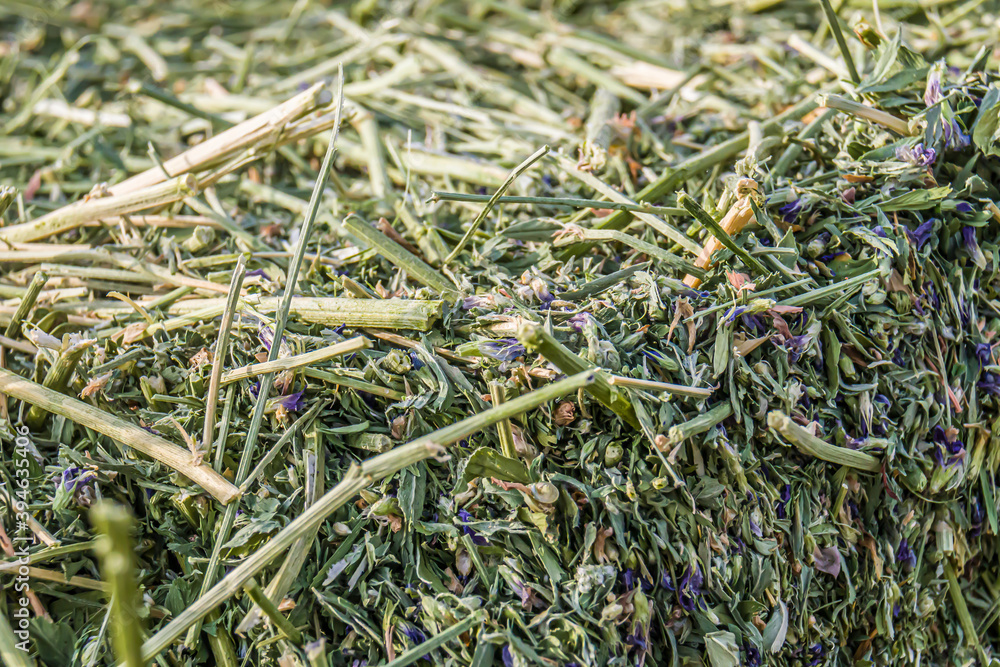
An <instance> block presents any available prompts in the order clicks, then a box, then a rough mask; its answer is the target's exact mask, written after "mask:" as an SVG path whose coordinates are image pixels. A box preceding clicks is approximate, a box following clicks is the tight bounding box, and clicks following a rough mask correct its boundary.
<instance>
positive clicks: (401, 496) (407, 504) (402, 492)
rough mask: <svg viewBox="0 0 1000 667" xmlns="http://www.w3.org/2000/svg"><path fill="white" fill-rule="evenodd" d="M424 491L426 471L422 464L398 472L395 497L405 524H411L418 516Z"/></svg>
mask: <svg viewBox="0 0 1000 667" xmlns="http://www.w3.org/2000/svg"><path fill="white" fill-rule="evenodd" d="M426 492H427V472H426V470H425V469H424V466H423V464H420V465H415V466H411V467H409V468H405V469H403V471H402V472H401V473H400V479H399V493H398V494H397V499H398V500H399V509H400V510H402V512H403V518H404V519H406V523H407V524H409V525H411V526H412V525H413V522H414V521H415V520H417V519H419V518H420V513H421V511H422V510H423V508H424V497H425V496H426V495H427V493H426Z"/></svg>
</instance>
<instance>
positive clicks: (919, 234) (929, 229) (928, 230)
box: [906, 218, 937, 250]
mask: <svg viewBox="0 0 1000 667" xmlns="http://www.w3.org/2000/svg"><path fill="white" fill-rule="evenodd" d="M935 222H937V218H930V219H929V220H927V222H924V223H921V224H920V226H918V227H917V228H916V229H915V230H913V231H912V232H911V231H910V230H906V235H907V236H909V237H910V241H911V242H912V243H913V245H915V246H917V250H920V249H921V248H923V247H924V245H925V244H926V243H927V242H928V241H929V240H930V238H931V235H932V234H933V232H934V223H935Z"/></svg>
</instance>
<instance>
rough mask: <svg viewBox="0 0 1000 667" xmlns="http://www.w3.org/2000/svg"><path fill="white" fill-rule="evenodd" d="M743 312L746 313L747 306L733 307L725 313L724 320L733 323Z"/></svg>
mask: <svg viewBox="0 0 1000 667" xmlns="http://www.w3.org/2000/svg"><path fill="white" fill-rule="evenodd" d="M745 312H747V306H735V307H733V308H730V309H729V310H727V311H726V314H725V320H726V322H733V321H735V320H736V318H737V317H739V316H740V315H742V314H743V313H745Z"/></svg>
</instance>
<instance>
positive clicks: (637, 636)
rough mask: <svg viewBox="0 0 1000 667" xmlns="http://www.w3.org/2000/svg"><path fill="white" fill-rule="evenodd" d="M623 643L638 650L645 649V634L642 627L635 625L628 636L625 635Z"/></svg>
mask: <svg viewBox="0 0 1000 667" xmlns="http://www.w3.org/2000/svg"><path fill="white" fill-rule="evenodd" d="M625 643H626V644H628V645H629V646H634V647H636V648H637V649H639V650H640V651H645V650H646V648H647V642H646V635H645V634H644V633H643V631H642V627H639V626H637V627H636V629H635V631H634V632H633V633H632V634H630V635H629V636H627V637H625Z"/></svg>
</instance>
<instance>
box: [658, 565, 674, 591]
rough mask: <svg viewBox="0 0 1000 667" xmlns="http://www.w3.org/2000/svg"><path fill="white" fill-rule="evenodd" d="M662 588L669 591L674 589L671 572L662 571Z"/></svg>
mask: <svg viewBox="0 0 1000 667" xmlns="http://www.w3.org/2000/svg"><path fill="white" fill-rule="evenodd" d="M660 588H664V589H666V590H668V591H672V590H674V580H673V579H672V578H671V577H670V573H669V572H667V571H666V570H663V572H662V573H660Z"/></svg>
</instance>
